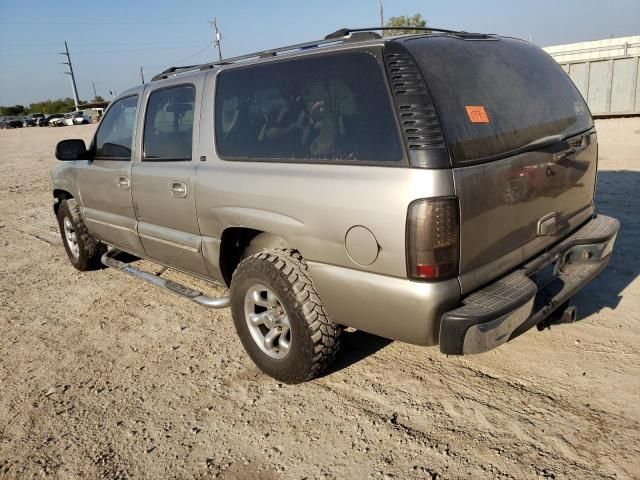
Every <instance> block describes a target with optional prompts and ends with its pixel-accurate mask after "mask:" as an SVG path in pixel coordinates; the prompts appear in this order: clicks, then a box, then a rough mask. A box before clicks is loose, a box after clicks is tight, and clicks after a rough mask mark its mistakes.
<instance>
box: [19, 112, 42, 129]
mask: <svg viewBox="0 0 640 480" xmlns="http://www.w3.org/2000/svg"><path fill="white" fill-rule="evenodd" d="M42 117H44V114H43V113H30V114H29V115H27V116H26V117H24V119H23V120H22V125H23V126H25V127H35V126H36V125H37V121H38V119H39V118H42Z"/></svg>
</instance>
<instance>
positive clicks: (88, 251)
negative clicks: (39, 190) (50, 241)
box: [58, 198, 107, 272]
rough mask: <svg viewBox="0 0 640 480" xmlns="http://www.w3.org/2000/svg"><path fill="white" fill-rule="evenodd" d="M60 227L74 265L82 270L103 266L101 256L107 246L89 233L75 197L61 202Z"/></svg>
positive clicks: (70, 259) (63, 241)
mask: <svg viewBox="0 0 640 480" xmlns="http://www.w3.org/2000/svg"><path fill="white" fill-rule="evenodd" d="M58 227H60V235H61V236H62V243H63V244H64V249H65V250H66V251H67V256H68V257H69V261H70V262H71V264H72V265H73V266H74V267H76V268H77V269H78V270H80V271H81V272H85V271H87V270H97V269H98V268H101V263H100V257H101V256H102V255H103V254H104V253H105V252H106V251H107V246H106V245H104V244H102V243H100V242H99V241H98V240H97V239H96V238H94V237H93V236H91V235H90V234H89V232H88V231H87V226H86V225H85V223H84V221H83V220H82V217H81V216H80V208H79V207H78V203H77V202H76V201H75V200H74V199H73V198H70V199H67V200H63V201H62V203H60V207H59V208H58Z"/></svg>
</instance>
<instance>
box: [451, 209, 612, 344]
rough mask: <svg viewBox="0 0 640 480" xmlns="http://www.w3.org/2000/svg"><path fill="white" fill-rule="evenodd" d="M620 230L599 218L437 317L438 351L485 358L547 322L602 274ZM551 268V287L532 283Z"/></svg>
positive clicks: (549, 283)
mask: <svg viewBox="0 0 640 480" xmlns="http://www.w3.org/2000/svg"><path fill="white" fill-rule="evenodd" d="M619 228H620V223H619V222H618V221H617V220H616V219H614V218H611V217H606V216H604V215H598V216H596V217H594V218H592V219H591V220H590V221H589V222H588V223H586V224H585V225H584V226H582V227H581V228H580V229H579V230H577V231H576V232H574V233H573V234H572V235H570V236H569V237H568V238H566V239H565V240H563V241H561V242H560V243H559V244H557V245H556V246H554V247H552V248H551V249H550V250H548V251H546V252H544V253H542V254H540V255H538V256H537V257H535V258H534V259H532V260H531V261H529V262H528V263H527V264H525V265H524V266H523V267H521V268H520V269H518V270H516V271H515V272H512V273H510V274H509V275H507V276H505V277H503V278H501V279H499V280H497V281H495V282H493V283H491V284H489V285H486V286H485V287H483V288H481V289H480V290H477V291H476V292H474V293H471V294H470V295H468V296H467V297H466V298H464V299H463V305H462V306H461V307H459V308H457V309H455V310H452V311H450V312H447V313H445V314H444V315H443V316H442V322H441V325H440V351H441V352H442V353H446V354H449V355H465V354H473V353H481V352H486V351H488V350H491V349H493V348H495V347H498V346H500V345H502V344H503V343H506V342H507V341H509V340H511V339H513V338H515V337H517V336H518V335H520V334H522V333H523V332H525V331H526V330H528V329H529V328H531V327H533V326H534V325H537V324H538V323H540V322H541V321H543V320H544V319H546V318H547V317H548V316H549V315H551V314H552V313H553V312H554V310H556V309H557V308H558V307H559V306H560V305H562V304H563V303H564V302H566V301H568V300H569V299H570V298H571V297H572V296H573V295H575V294H576V293H577V292H578V291H579V290H580V289H581V288H582V287H584V286H585V285H586V284H587V283H589V282H590V281H591V280H592V279H593V278H594V277H595V276H597V275H598V274H599V273H600V272H601V271H602V270H604V268H605V267H606V266H607V264H608V263H609V259H610V258H611V250H612V248H613V244H614V242H615V238H616V235H617V233H618V230H619ZM552 264H555V267H554V276H553V277H552V279H551V280H550V281H547V282H544V283H543V282H542V280H540V279H537V278H536V273H538V272H540V271H541V270H543V269H545V268H546V267H548V266H550V265H552Z"/></svg>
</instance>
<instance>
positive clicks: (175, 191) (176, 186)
mask: <svg viewBox="0 0 640 480" xmlns="http://www.w3.org/2000/svg"><path fill="white" fill-rule="evenodd" d="M171 196H173V197H176V198H185V197H186V196H187V186H186V185H185V184H184V183H182V182H171Z"/></svg>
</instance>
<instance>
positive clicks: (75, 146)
mask: <svg viewBox="0 0 640 480" xmlns="http://www.w3.org/2000/svg"><path fill="white" fill-rule="evenodd" d="M56 158H57V159H58V160H83V159H85V160H86V159H88V158H89V152H88V151H87V147H86V145H85V144H84V140H80V139H78V138H75V139H73V140H62V141H61V142H58V145H56Z"/></svg>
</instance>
